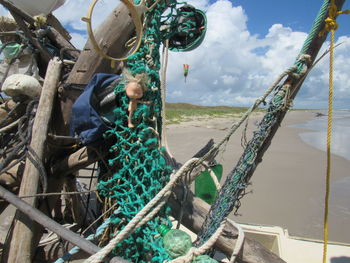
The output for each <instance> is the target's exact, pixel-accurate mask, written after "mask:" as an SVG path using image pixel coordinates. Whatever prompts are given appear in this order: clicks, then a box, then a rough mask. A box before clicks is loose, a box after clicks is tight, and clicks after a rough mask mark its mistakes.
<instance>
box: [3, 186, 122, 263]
mask: <svg viewBox="0 0 350 263" xmlns="http://www.w3.org/2000/svg"><path fill="white" fill-rule="evenodd" d="M0 197H1V198H3V199H5V200H6V201H7V202H9V203H11V204H12V205H14V206H15V207H16V208H17V209H19V210H20V211H21V212H23V213H24V214H26V215H27V216H28V217H30V218H31V219H33V220H35V221H36V222H38V223H39V224H41V225H42V226H44V227H46V228H47V229H49V230H51V231H52V232H54V233H56V234H57V235H58V236H60V237H62V238H63V239H65V240H67V241H68V242H70V243H72V244H74V245H76V246H79V247H80V248H81V249H82V250H84V251H85V252H87V253H89V254H95V253H97V252H98V251H99V250H100V248H99V247H98V246H96V245H94V244H93V243H91V242H90V241H87V240H86V239H84V238H82V237H80V236H79V235H78V234H76V233H74V232H72V231H70V230H68V229H67V228H64V227H62V226H61V225H60V224H59V223H57V222H56V221H54V220H52V219H51V218H49V217H48V216H46V215H45V214H44V213H42V212H41V211H40V210H38V209H36V208H34V207H32V206H30V205H29V204H27V203H26V202H24V201H22V200H21V199H20V198H18V197H17V196H16V195H14V194H12V193H11V192H10V191H7V190H6V189H5V188H3V187H2V186H0ZM8 262H12V261H8ZM111 262H116V263H126V262H128V261H126V260H124V259H121V258H119V257H114V258H113V259H112V261H111Z"/></svg>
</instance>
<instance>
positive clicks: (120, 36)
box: [67, 5, 134, 84]
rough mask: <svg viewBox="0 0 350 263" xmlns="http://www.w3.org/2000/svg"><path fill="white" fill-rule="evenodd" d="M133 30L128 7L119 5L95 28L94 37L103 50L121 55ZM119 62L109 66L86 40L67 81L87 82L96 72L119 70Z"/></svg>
mask: <svg viewBox="0 0 350 263" xmlns="http://www.w3.org/2000/svg"><path fill="white" fill-rule="evenodd" d="M116 25H117V26H116ZM133 31H134V24H133V22H132V20H131V18H130V16H129V11H128V9H127V8H126V7H125V5H119V6H118V7H117V8H115V9H114V10H113V11H112V12H111V13H110V15H109V16H108V17H107V18H106V19H105V21H104V22H103V23H102V24H101V25H100V26H99V27H98V28H97V29H96V30H95V32H96V33H95V37H96V41H97V43H99V45H100V47H101V48H102V50H103V51H104V52H107V53H108V54H109V55H110V56H112V57H121V56H122V55H124V54H125V52H126V51H127V49H126V48H125V43H126V42H127V41H128V40H129V39H130V38H131V37H132V34H133ZM119 64H120V63H116V67H115V68H114V69H113V68H111V62H110V61H109V60H106V59H104V58H102V57H101V56H100V55H99V54H97V53H96V52H95V50H94V48H93V47H92V44H91V43H90V41H88V42H87V43H86V45H85V47H84V49H83V50H82V52H81V54H80V56H79V59H78V61H77V62H76V64H75V65H74V67H73V69H72V71H71V73H70V74H69V77H68V80H67V83H73V84H87V83H88V81H89V80H90V79H91V77H92V76H93V75H94V74H95V73H97V72H104V73H116V72H118V71H119V70H120V68H119V67H118V65H119Z"/></svg>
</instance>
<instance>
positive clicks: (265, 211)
mask: <svg viewBox="0 0 350 263" xmlns="http://www.w3.org/2000/svg"><path fill="white" fill-rule="evenodd" d="M315 113H316V112H315V111H291V112H289V113H288V114H287V116H286V118H285V119H284V121H283V122H282V125H281V127H280V129H279V130H278V131H277V134H276V136H275V137H274V139H273V141H272V144H271V146H270V148H269V149H268V150H267V152H266V153H265V155H264V158H263V162H262V163H261V164H260V165H259V166H258V167H257V169H256V171H255V173H254V175H253V177H252V180H251V185H250V186H249V187H248V192H249V191H251V193H249V194H247V195H246V196H245V197H244V198H243V199H242V200H241V203H242V206H241V208H240V209H239V211H238V213H239V214H240V215H238V216H234V215H233V214H231V215H230V217H231V218H232V219H234V220H236V221H238V222H244V223H252V224H264V225H275V226H281V227H283V228H286V229H288V231H289V233H290V235H294V236H301V237H307V238H316V239H322V238H323V213H324V212H323V210H324V196H325V177H326V153H325V152H324V151H321V150H318V149H316V148H314V147H312V146H309V145H307V144H306V143H304V142H303V141H302V140H301V138H300V136H299V134H300V133H302V132H307V131H309V130H305V129H301V128H296V127H291V125H295V124H302V123H305V122H306V121H308V120H311V119H313V118H314V117H315ZM259 115H260V116H259ZM261 116H262V114H257V115H256V116H254V117H252V118H250V121H249V125H248V132H247V137H248V140H249V138H251V135H252V131H254V130H256V124H257V123H258V121H259V119H260V117H261ZM233 122H234V119H233V118H231V119H228V118H219V119H210V120H209V119H205V118H202V119H200V120H195V121H191V122H184V123H181V124H173V125H169V126H168V127H167V136H168V143H169V147H170V150H171V152H172V154H173V155H174V156H175V158H176V159H177V160H178V161H179V162H182V163H183V162H184V161H186V160H187V159H189V158H190V157H191V156H192V155H193V154H194V153H196V152H197V151H198V150H199V149H200V148H201V147H202V146H204V144H205V143H206V142H207V141H208V140H209V139H210V138H213V139H214V140H215V141H219V140H220V139H221V138H222V137H223V136H224V135H225V134H226V132H227V129H228V128H229V127H230V126H231V125H232V123H233ZM241 137H242V128H240V129H239V130H237V131H236V133H235V134H234V135H233V136H232V137H231V139H230V141H229V142H228V143H227V145H226V148H225V151H224V152H223V153H220V154H219V155H218V157H217V161H218V162H219V163H221V164H223V166H224V172H223V176H224V177H223V180H225V177H226V175H227V174H228V172H230V171H231V170H232V169H233V168H234V166H235V165H236V163H237V161H238V159H239V157H240V156H241V154H242V151H243V148H242V146H241ZM349 170H350V161H349V160H347V159H345V158H342V157H339V156H337V155H332V179H331V182H332V183H335V182H341V180H343V179H344V178H346V177H347V176H348V175H349ZM223 180H222V182H223ZM345 197H346V196H345V195H342V194H341V193H337V192H336V193H334V192H331V199H330V214H329V222H330V223H329V224H330V227H329V231H330V234H329V235H330V236H329V238H330V240H332V241H338V242H346V243H350V228H349V223H350V205H349V199H347V200H344V198H345Z"/></svg>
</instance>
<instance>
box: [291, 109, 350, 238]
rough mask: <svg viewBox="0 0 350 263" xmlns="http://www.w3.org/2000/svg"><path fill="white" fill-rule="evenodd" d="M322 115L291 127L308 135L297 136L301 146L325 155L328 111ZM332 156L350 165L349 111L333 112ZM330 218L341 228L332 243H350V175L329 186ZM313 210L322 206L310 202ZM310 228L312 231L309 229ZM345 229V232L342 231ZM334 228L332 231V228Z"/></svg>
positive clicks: (317, 223)
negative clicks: (306, 145) (336, 156)
mask: <svg viewBox="0 0 350 263" xmlns="http://www.w3.org/2000/svg"><path fill="white" fill-rule="evenodd" d="M320 113H322V114H324V115H322V116H319V117H314V118H313V119H311V120H309V121H307V122H306V123H303V124H297V125H293V126H294V127H299V128H303V129H306V130H309V131H305V132H301V133H299V136H300V138H301V139H302V140H303V142H304V143H306V144H308V145H310V146H312V147H315V148H317V149H319V150H322V151H325V152H326V149H327V148H326V141H327V119H328V116H327V111H320ZM331 134H332V135H331V153H332V154H334V155H338V156H341V157H343V158H345V159H346V160H348V161H350V109H344V110H334V111H333V121H332V132H331ZM330 194H331V200H330V211H329V212H330V215H331V217H332V218H333V219H332V221H334V223H335V224H338V226H341V228H343V229H342V231H339V230H338V231H337V232H339V233H338V234H337V235H336V237H335V238H334V239H335V241H342V242H346V243H350V236H349V233H350V231H348V229H349V228H350V227H349V226H350V171H349V173H348V174H345V175H343V176H342V178H341V179H337V180H332V178H331V184H330ZM313 203H314V205H315V206H323V204H321V203H319V201H316V200H313ZM310 224H312V225H314V226H315V225H319V227H320V225H321V224H323V222H321V221H320V220H314V222H310ZM310 227H312V226H311V225H310ZM344 227H345V228H344ZM334 228H335V227H334Z"/></svg>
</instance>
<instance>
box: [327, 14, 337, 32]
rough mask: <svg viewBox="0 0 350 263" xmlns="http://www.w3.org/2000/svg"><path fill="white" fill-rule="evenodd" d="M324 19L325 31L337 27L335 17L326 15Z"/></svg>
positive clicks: (333, 29)
mask: <svg viewBox="0 0 350 263" xmlns="http://www.w3.org/2000/svg"><path fill="white" fill-rule="evenodd" d="M325 21H326V26H325V30H326V31H328V32H331V31H335V30H337V29H338V27H339V25H338V23H337V21H336V20H335V19H333V18H330V17H327V18H326V20H325Z"/></svg>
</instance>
